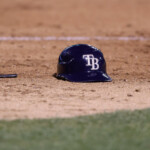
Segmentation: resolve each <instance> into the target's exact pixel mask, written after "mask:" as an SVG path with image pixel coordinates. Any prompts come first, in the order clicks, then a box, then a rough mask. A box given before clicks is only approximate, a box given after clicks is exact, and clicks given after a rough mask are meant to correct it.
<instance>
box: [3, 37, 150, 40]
mask: <svg viewBox="0 0 150 150" xmlns="http://www.w3.org/2000/svg"><path fill="white" fill-rule="evenodd" d="M89 40H98V41H102V40H104V41H109V40H117V41H150V37H136V36H135V37H105V36H96V37H84V36H83V37H82V36H81V37H79V36H77V37H63V36H61V37H55V36H47V37H26V36H24V37H0V41H89Z"/></svg>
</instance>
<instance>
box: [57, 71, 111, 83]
mask: <svg viewBox="0 0 150 150" xmlns="http://www.w3.org/2000/svg"><path fill="white" fill-rule="evenodd" d="M56 77H57V78H58V79H62V80H67V81H71V82H110V81H112V79H111V78H110V77H109V76H108V75H107V73H104V72H94V73H78V74H56Z"/></svg>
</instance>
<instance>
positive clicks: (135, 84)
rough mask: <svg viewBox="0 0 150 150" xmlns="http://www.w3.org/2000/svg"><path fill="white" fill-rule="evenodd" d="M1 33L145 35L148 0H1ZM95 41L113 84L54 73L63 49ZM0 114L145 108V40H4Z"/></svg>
mask: <svg viewBox="0 0 150 150" xmlns="http://www.w3.org/2000/svg"><path fill="white" fill-rule="evenodd" d="M0 13H1V17H0V36H58V37H59V36H90V37H92V36H99V35H100V36H144V37H150V28H149V27H150V21H149V13H150V1H149V0H132V1H131V0H126V1H121V0H111V2H109V3H108V2H107V1H104V0H92V1H91V0H76V1H75V0H66V1H65V2H64V1H62V0H51V1H49V0H44V1H43V0H36V1H35V2H33V1H31V0H24V1H20V0H14V1H13V2H10V1H9V0H1V5H0ZM76 43H87V44H91V45H94V46H96V47H97V48H100V49H101V50H102V52H103V53H104V56H105V59H106V61H107V72H108V74H109V75H110V76H111V77H112V78H113V82H110V83H71V82H66V81H61V80H57V79H55V78H54V77H53V76H52V75H53V73H55V72H56V66H57V59H58V56H59V54H60V52H61V51H62V50H63V49H64V48H66V47H67V46H70V45H72V44H76ZM0 60H1V63H0V72H1V73H18V78H16V79H0V82H1V84H0V88H1V90H0V119H16V118H50V117H72V116H79V115H88V114H95V113H102V112H112V111H116V110H124V109H128V110H134V109H143V108H148V107H150V61H149V60H150V43H149V41H128V42H125V41H95V40H91V41H84V42H83V41H72V42H67V41H39V42H34V41H20V42H17V41H5V42H4V41H3V42H2V41H1V42H0Z"/></svg>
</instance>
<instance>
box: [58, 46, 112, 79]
mask: <svg viewBox="0 0 150 150" xmlns="http://www.w3.org/2000/svg"><path fill="white" fill-rule="evenodd" d="M56 77H57V78H58V79H63V80H68V81H72V82H108V81H112V79H111V78H110V77H109V76H108V75H107V73H106V62H105V59H104V57H103V54H102V52H101V51H100V50H98V49H97V48H95V47H93V46H90V45H87V44H77V45H73V46H70V47H68V48H66V49H65V50H64V51H63V52H62V53H61V54H60V56H59V60H58V66H57V73H56Z"/></svg>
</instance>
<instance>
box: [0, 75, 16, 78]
mask: <svg viewBox="0 0 150 150" xmlns="http://www.w3.org/2000/svg"><path fill="white" fill-rule="evenodd" d="M16 77H17V74H0V78H16Z"/></svg>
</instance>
